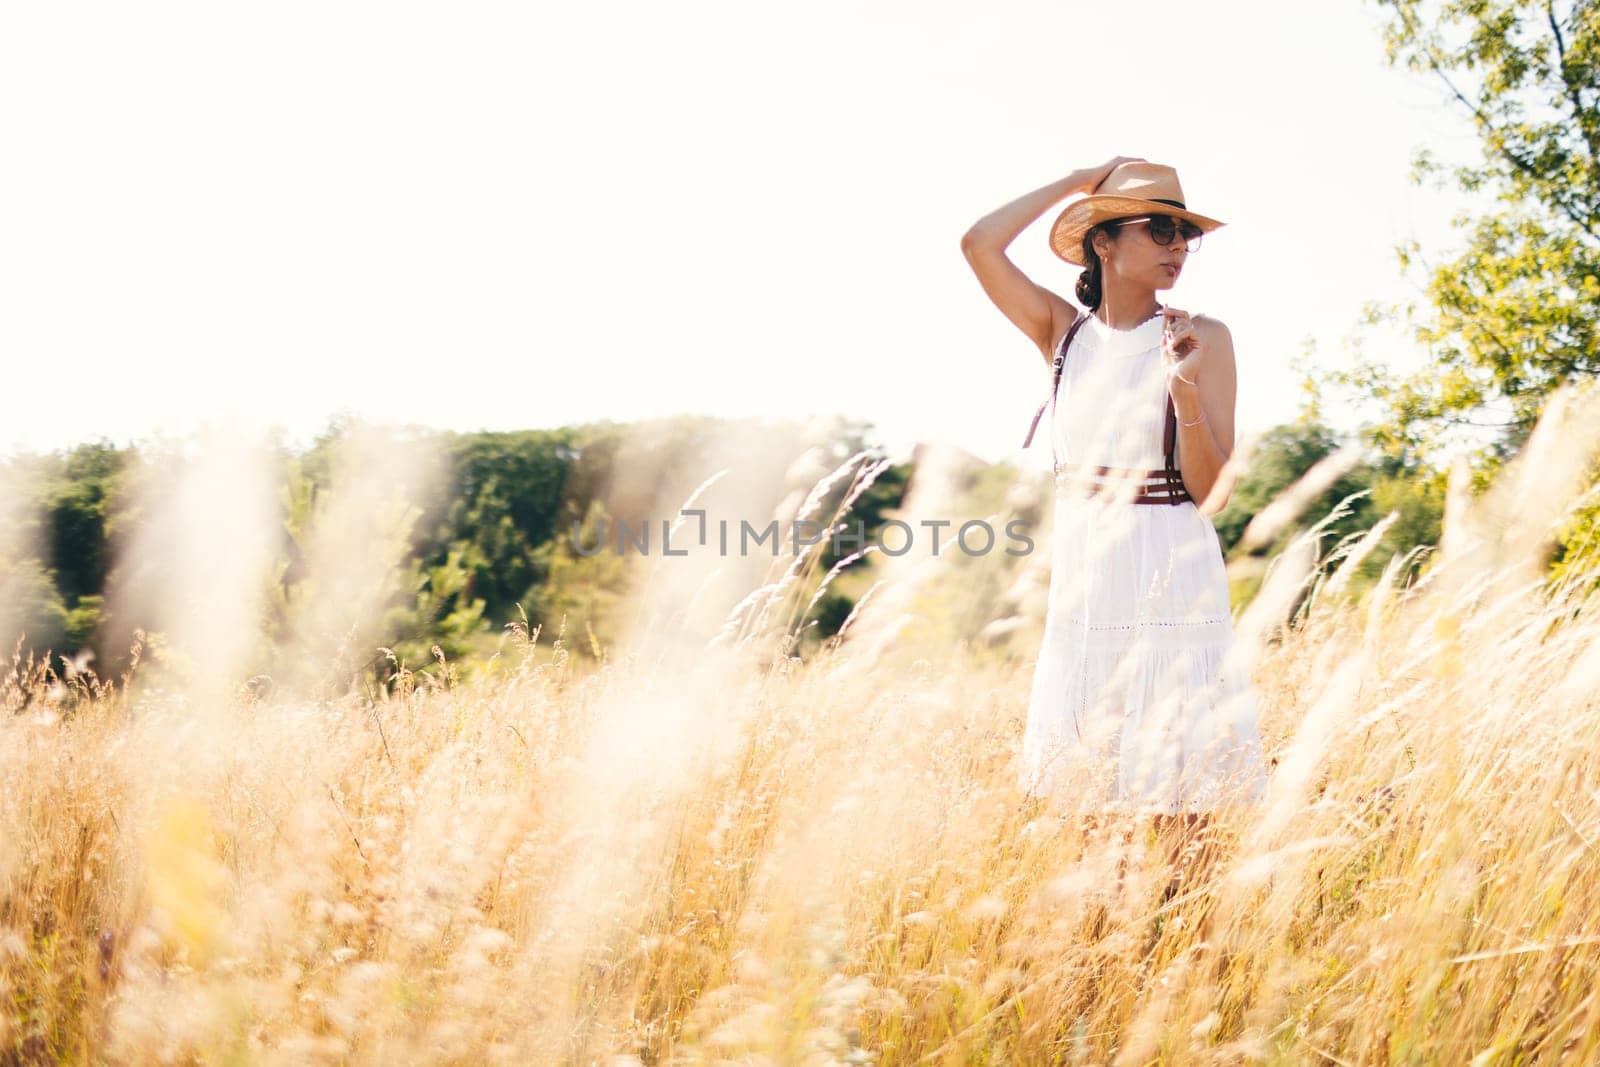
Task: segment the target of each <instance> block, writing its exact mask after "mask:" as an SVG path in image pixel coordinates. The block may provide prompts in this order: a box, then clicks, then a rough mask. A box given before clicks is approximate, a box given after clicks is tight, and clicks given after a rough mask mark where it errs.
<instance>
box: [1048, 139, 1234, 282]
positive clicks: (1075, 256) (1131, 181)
mask: <svg viewBox="0 0 1600 1067" xmlns="http://www.w3.org/2000/svg"><path fill="white" fill-rule="evenodd" d="M1152 212H1159V213H1160V214H1163V215H1171V216H1173V217H1174V218H1180V219H1188V220H1189V221H1190V222H1192V223H1194V224H1195V225H1196V226H1198V227H1200V232H1202V233H1209V232H1210V231H1212V230H1214V229H1216V228H1217V227H1218V226H1221V225H1223V223H1221V222H1218V221H1217V220H1216V219H1213V218H1208V217H1207V216H1205V215H1197V214H1195V213H1194V212H1193V211H1190V210H1188V209H1187V208H1185V207H1184V206H1183V186H1181V185H1179V184H1178V172H1177V171H1175V170H1173V169H1172V168H1171V167H1168V166H1165V165H1163V164H1161V163H1148V162H1139V163H1134V162H1129V163H1122V164H1120V165H1118V166H1117V167H1116V168H1115V169H1114V170H1112V172H1111V173H1110V174H1107V175H1106V177H1105V180H1104V181H1102V182H1101V183H1100V184H1099V185H1097V186H1095V191H1094V194H1093V195H1092V196H1086V197H1084V198H1083V199H1082V200H1075V201H1073V202H1072V203H1071V204H1068V205H1067V208H1066V210H1065V211H1063V212H1062V213H1061V214H1060V215H1058V216H1056V221H1055V225H1054V226H1051V227H1050V250H1051V251H1052V252H1054V253H1055V254H1056V255H1058V256H1060V257H1061V258H1062V259H1064V260H1066V261H1067V262H1068V263H1071V264H1073V265H1075V266H1079V267H1087V266H1088V265H1089V264H1087V263H1085V262H1084V261H1083V235H1084V234H1085V233H1086V232H1088V230H1089V228H1090V227H1091V226H1094V225H1095V224H1096V223H1100V222H1104V221H1106V220H1107V219H1115V218H1123V217H1125V216H1128V215H1147V214H1151V213H1152Z"/></svg>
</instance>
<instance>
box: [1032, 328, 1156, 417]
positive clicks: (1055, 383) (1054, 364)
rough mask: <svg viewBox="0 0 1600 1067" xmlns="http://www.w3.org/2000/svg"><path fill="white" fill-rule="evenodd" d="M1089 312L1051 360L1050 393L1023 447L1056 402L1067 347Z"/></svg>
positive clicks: (1070, 345)
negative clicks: (1045, 413) (1048, 409)
mask: <svg viewBox="0 0 1600 1067" xmlns="http://www.w3.org/2000/svg"><path fill="white" fill-rule="evenodd" d="M1089 314H1090V313H1089V312H1084V313H1082V314H1080V315H1079V316H1078V317H1077V318H1076V319H1075V320H1073V323H1072V325H1071V326H1070V327H1068V328H1067V335H1066V336H1065V337H1063V338H1062V339H1061V347H1060V348H1059V349H1057V350H1056V355H1055V359H1053V360H1051V362H1050V395H1049V396H1047V397H1045V400H1044V403H1042V404H1040V405H1039V410H1038V411H1036V412H1034V413H1033V421H1032V422H1031V423H1029V424H1028V436H1026V437H1024V438H1023V439H1022V447H1023V448H1027V447H1028V445H1029V444H1031V443H1032V442H1033V431H1034V430H1036V429H1038V427H1039V420H1040V419H1041V418H1042V417H1043V416H1044V410H1045V408H1047V407H1049V406H1050V405H1051V404H1053V403H1055V399H1056V390H1057V389H1059V388H1060V387H1061V368H1062V366H1063V365H1064V364H1065V363H1066V361H1067V349H1068V348H1070V347H1072V336H1073V334H1075V333H1077V332H1078V329H1079V328H1080V327H1081V326H1082V325H1083V324H1084V323H1085V322H1086V321H1087V320H1088V318H1089ZM1169 399H1170V398H1169Z"/></svg>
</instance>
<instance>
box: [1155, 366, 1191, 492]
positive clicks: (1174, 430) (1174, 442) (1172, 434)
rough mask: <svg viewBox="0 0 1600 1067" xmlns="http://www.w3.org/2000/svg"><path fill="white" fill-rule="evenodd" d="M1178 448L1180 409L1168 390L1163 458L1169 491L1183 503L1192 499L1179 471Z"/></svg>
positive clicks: (1163, 435) (1163, 436)
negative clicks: (1176, 455)
mask: <svg viewBox="0 0 1600 1067" xmlns="http://www.w3.org/2000/svg"><path fill="white" fill-rule="evenodd" d="M1177 448H1178V409H1177V407H1176V406H1175V405H1174V404H1173V402H1172V392H1171V390H1170V389H1169V390H1168V391H1167V423H1166V427H1165V429H1164V431H1163V434H1162V451H1163V453H1164V455H1163V459H1165V461H1166V467H1165V472H1166V478H1167V492H1168V494H1169V499H1170V501H1171V502H1172V503H1173V504H1181V503H1183V502H1184V501H1185V500H1191V499H1193V498H1192V497H1190V496H1189V490H1188V489H1187V487H1185V486H1184V484H1183V475H1182V474H1181V473H1179V471H1178V464H1177V460H1176V458H1175V453H1176V451H1177Z"/></svg>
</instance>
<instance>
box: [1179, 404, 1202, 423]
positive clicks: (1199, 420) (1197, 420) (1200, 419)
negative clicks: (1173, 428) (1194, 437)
mask: <svg viewBox="0 0 1600 1067" xmlns="http://www.w3.org/2000/svg"><path fill="white" fill-rule="evenodd" d="M1205 421H1206V413H1205V409H1204V408H1201V409H1200V417H1199V418H1198V419H1195V420H1194V421H1193V422H1180V423H1178V425H1179V426H1199V425H1200V424H1201V423H1202V422H1205Z"/></svg>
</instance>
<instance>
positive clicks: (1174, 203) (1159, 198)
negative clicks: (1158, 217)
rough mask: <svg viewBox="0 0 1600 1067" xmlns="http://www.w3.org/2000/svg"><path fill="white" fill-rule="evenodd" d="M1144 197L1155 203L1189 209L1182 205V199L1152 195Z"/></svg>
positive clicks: (1183, 209)
mask: <svg viewBox="0 0 1600 1067" xmlns="http://www.w3.org/2000/svg"><path fill="white" fill-rule="evenodd" d="M1146 199H1149V200H1152V201H1154V202H1155V203H1157V204H1168V205H1170V206H1172V207H1175V208H1177V209H1178V210H1179V211H1188V210H1189V209H1188V208H1186V207H1184V206H1183V201H1182V200H1168V199H1167V198H1166V197H1164V196H1152V197H1147V198H1146Z"/></svg>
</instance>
